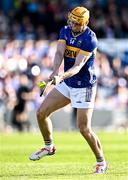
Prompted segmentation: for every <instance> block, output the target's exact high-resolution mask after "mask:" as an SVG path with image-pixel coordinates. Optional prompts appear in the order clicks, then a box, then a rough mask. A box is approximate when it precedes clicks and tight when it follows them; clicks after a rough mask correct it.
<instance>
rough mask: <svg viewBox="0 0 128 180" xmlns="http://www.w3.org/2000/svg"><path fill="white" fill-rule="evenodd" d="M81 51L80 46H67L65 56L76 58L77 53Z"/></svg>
mask: <svg viewBox="0 0 128 180" xmlns="http://www.w3.org/2000/svg"><path fill="white" fill-rule="evenodd" d="M79 51H80V48H76V47H72V46H66V48H65V53H64V56H65V57H69V58H75V57H76V56H77V54H78V53H79Z"/></svg>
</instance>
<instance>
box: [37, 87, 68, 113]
mask: <svg viewBox="0 0 128 180" xmlns="http://www.w3.org/2000/svg"><path fill="white" fill-rule="evenodd" d="M69 103H70V100H69V99H68V98H67V97H65V96H64V95H63V94H61V93H60V92H59V91H58V90H57V89H56V88H53V89H52V90H51V91H50V92H49V94H48V95H47V96H46V97H45V99H44V101H43V102H42V104H41V106H40V108H39V112H45V113H47V115H49V114H51V113H52V112H54V111H56V110H58V109H60V108H62V107H64V106H66V105H68V104H69Z"/></svg>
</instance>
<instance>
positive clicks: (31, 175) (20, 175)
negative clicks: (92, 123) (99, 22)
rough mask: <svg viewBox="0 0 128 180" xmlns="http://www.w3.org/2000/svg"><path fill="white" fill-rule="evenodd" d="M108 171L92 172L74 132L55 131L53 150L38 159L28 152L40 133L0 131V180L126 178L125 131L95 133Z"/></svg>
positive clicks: (85, 150)
mask: <svg viewBox="0 0 128 180" xmlns="http://www.w3.org/2000/svg"><path fill="white" fill-rule="evenodd" d="M98 136H99V137H100V139H101V141H102V144H103V147H104V151H105V155H106V159H107V161H108V163H109V169H108V172H107V173H106V174H104V175H94V174H92V172H93V165H95V158H94V155H93V154H92V152H91V151H90V148H89V147H88V145H87V143H86V142H85V141H84V139H83V137H82V136H81V135H80V134H79V133H78V132H55V133H54V141H55V144H56V147H57V153H56V154H55V155H54V156H47V157H45V158H44V159H41V160H40V161H35V162H33V161H30V160H29V159H28V157H29V155H30V154H31V153H32V152H33V151H35V150H38V149H39V148H41V145H42V142H43V140H42V137H41V135H40V134H38V133H36V134H32V133H30V134H29V133H28V134H27V133H26V134H24V133H23V134H22V133H21V134H18V133H14V134H0V145H1V146H0V180H6V179H7V180H100V179H102V180H109V179H110V180H128V133H114V132H113V133H105V132H100V133H98Z"/></svg>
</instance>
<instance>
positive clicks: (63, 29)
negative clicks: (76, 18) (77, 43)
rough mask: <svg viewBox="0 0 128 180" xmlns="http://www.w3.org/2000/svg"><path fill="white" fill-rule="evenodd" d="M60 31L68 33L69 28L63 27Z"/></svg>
mask: <svg viewBox="0 0 128 180" xmlns="http://www.w3.org/2000/svg"><path fill="white" fill-rule="evenodd" d="M61 31H64V32H68V31H70V28H69V26H63V27H62V28H61Z"/></svg>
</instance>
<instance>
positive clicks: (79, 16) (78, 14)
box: [68, 7, 89, 25]
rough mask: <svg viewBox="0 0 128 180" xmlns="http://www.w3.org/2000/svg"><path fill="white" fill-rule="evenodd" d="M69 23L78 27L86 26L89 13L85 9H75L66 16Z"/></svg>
mask: <svg viewBox="0 0 128 180" xmlns="http://www.w3.org/2000/svg"><path fill="white" fill-rule="evenodd" d="M68 20H69V21H75V22H77V23H79V24H80V25H87V24H88V21H89V11H88V9H86V8H85V7H76V8H74V9H73V10H72V11H71V12H70V13H69V14H68Z"/></svg>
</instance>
